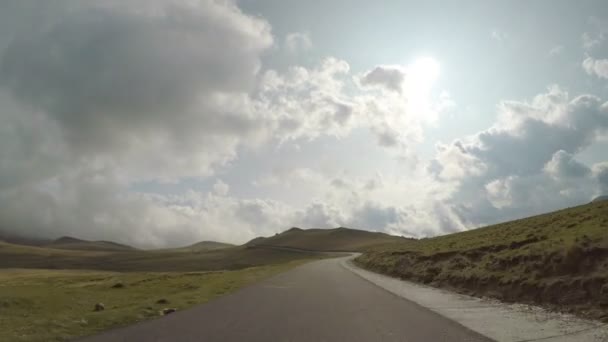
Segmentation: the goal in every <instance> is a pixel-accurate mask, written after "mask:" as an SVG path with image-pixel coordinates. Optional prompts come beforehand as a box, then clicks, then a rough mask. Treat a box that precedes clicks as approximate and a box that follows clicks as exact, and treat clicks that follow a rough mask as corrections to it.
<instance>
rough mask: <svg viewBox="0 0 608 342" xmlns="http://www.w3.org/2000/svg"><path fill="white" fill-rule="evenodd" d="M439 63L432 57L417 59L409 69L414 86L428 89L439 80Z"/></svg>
mask: <svg viewBox="0 0 608 342" xmlns="http://www.w3.org/2000/svg"><path fill="white" fill-rule="evenodd" d="M439 72H440V67H439V63H438V62H437V61H436V60H435V59H434V58H431V57H421V58H418V59H416V60H415V61H414V62H413V63H412V64H411V65H410V67H409V77H410V79H411V80H412V82H413V83H414V84H413V85H414V86H417V87H425V88H428V87H430V86H432V85H433V83H435V81H436V80H437V78H439Z"/></svg>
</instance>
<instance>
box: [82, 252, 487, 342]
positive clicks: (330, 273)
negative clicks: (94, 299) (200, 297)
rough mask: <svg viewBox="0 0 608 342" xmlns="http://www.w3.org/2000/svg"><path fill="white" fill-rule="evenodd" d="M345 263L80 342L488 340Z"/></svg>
mask: <svg viewBox="0 0 608 342" xmlns="http://www.w3.org/2000/svg"><path fill="white" fill-rule="evenodd" d="M343 260H344V258H340V259H327V260H321V261H316V262H312V263H309V264H306V265H303V266H300V267H297V268H295V269H293V270H290V271H288V272H285V273H282V274H279V275H277V276H274V277H272V278H270V279H267V280H265V281H262V282H260V283H257V284H255V285H252V286H249V287H246V288H244V289H241V290H239V291H237V292H235V293H233V294H231V295H227V296H224V297H221V298H218V299H216V300H213V301H210V302H208V303H206V304H203V305H200V306H197V307H195V308H192V309H189V310H185V311H181V312H177V313H174V314H172V315H169V316H167V317H164V318H162V319H158V320H153V321H148V322H143V323H140V324H136V325H133V326H130V327H126V328H121V329H117V330H111V331H108V332H106V333H103V334H101V335H97V336H93V337H88V338H85V339H82V341H86V342H109V341H112V342H115V341H125V342H126V341H129V342H135V341H146V342H152V341H260V342H262V341H263V342H268V341H292V342H293V341H365V342H369V341H431V342H440V341H455V342H458V341H474V342H477V341H490V340H489V339H487V338H485V337H483V336H481V335H479V334H477V333H475V332H473V331H471V330H468V329H466V328H465V327H463V326H461V325H459V324H457V323H455V322H453V321H450V320H448V319H447V318H444V317H442V316H440V315H438V314H436V313H434V312H432V311H430V310H428V309H425V308H423V307H421V306H418V305H417V304H415V303H412V302H410V301H407V300H405V299H403V298H400V297H397V296H395V295H393V294H391V293H389V292H387V291H385V290H383V289H381V288H380V287H377V286H376V285H373V284H372V283H370V282H368V281H366V280H364V279H362V278H360V277H359V276H357V275H356V274H354V273H352V272H351V271H349V270H347V269H346V268H344V267H343V266H342V264H341V263H342V261H343Z"/></svg>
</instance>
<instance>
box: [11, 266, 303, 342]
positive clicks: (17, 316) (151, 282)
mask: <svg viewBox="0 0 608 342" xmlns="http://www.w3.org/2000/svg"><path fill="white" fill-rule="evenodd" d="M309 260H310V259H309ZM305 262H307V260H296V261H290V262H287V263H282V264H275V265H267V266H259V267H252V268H246V269H242V270H236V271H216V272H187V273H144V272H128V273H122V272H105V271H86V270H33V269H27V270H26V269H8V270H0V327H2V329H0V341H28V342H29V341H65V340H67V339H71V338H75V337H79V336H87V335H91V334H95V333H98V332H101V331H103V330H106V329H109V328H114V327H120V326H125V325H129V324H132V323H135V322H139V321H143V320H147V319H151V318H155V317H159V311H160V310H162V309H163V308H166V307H171V308H177V309H179V310H181V309H185V308H188V307H191V306H193V305H196V304H200V303H204V302H206V301H209V300H211V299H213V298H216V297H218V296H221V295H224V294H227V293H230V292H232V291H235V290H237V289H239V288H241V287H243V286H246V285H248V284H251V283H254V282H257V281H259V280H261V279H264V278H267V277H270V276H272V275H274V274H277V273H280V272H283V271H286V270H288V269H290V268H292V267H295V266H297V265H300V264H302V263H305ZM96 303H103V304H104V305H105V310H104V311H100V312H95V311H94V310H93V309H94V306H95V304H96Z"/></svg>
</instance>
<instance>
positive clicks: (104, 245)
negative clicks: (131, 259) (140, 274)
mask: <svg viewBox="0 0 608 342" xmlns="http://www.w3.org/2000/svg"><path fill="white" fill-rule="evenodd" d="M40 247H47V248H54V249H73V250H83V251H117V252H118V251H132V250H135V248H133V247H131V246H127V245H123V244H120V243H116V242H111V241H87V240H81V239H77V238H73V237H70V236H64V237H61V238H59V239H57V240H54V241H52V242H50V243H48V244H45V245H42V246H40Z"/></svg>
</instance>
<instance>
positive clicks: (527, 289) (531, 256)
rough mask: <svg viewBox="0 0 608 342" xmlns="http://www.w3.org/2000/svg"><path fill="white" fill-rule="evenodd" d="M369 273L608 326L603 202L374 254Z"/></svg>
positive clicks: (607, 220) (363, 259) (607, 228)
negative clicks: (568, 314)
mask: <svg viewBox="0 0 608 342" xmlns="http://www.w3.org/2000/svg"><path fill="white" fill-rule="evenodd" d="M356 262H357V263H358V264H359V265H361V266H363V267H365V268H368V269H371V270H374V271H378V272H381V273H385V274H389V275H392V276H396V277H401V278H404V279H409V280H413V281H417V282H422V283H425V284H430V285H433V286H437V287H445V288H450V289H453V290H456V291H460V292H463V293H468V294H472V295H476V296H489V297H494V298H498V299H501V300H505V301H512V302H523V303H533V304H540V305H544V306H547V307H550V308H553V309H557V310H563V311H568V312H574V313H578V314H580V315H583V316H587V317H593V318H599V319H602V320H605V321H608V202H606V201H604V202H597V203H591V204H588V205H583V206H579V207H575V208H570V209H565V210H561V211H557V212H554V213H549V214H545V215H540V216H535V217H531V218H526V219H522V220H516V221H511V222H506V223H502V224H498V225H494V226H489V227H485V228H480V229H475V230H470V231H466V232H462V233H456V234H451V235H446V236H441V237H436V238H430V239H422V240H409V241H404V242H402V243H397V244H392V245H388V246H383V247H381V248H376V249H375V250H373V251H371V252H368V253H365V254H363V255H362V256H360V257H359V258H357V260H356Z"/></svg>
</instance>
